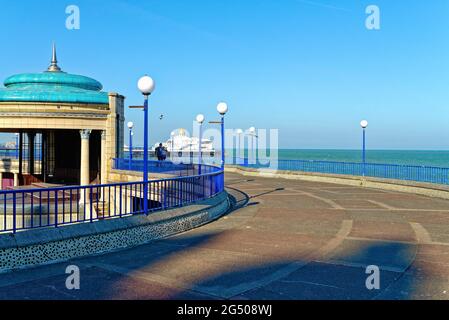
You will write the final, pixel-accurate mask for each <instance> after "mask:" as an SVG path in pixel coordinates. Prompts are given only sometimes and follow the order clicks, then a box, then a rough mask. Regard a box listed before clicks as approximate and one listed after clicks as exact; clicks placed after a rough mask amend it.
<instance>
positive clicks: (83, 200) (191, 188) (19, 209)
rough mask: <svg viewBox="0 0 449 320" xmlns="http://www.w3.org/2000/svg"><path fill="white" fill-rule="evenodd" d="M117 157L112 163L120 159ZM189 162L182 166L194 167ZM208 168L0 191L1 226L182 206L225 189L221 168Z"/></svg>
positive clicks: (26, 226)
mask: <svg viewBox="0 0 449 320" xmlns="http://www.w3.org/2000/svg"><path fill="white" fill-rule="evenodd" d="M120 163H121V162H120V161H117V164H120ZM196 166H197V165H192V167H191V168H189V169H188V170H187V169H186V170H185V172H189V170H192V171H191V172H195V170H196V171H198V168H197V167H196ZM202 167H203V168H207V169H206V171H203V173H202V174H201V175H195V174H194V175H184V176H179V177H174V178H169V179H160V180H151V181H148V182H147V183H148V194H147V195H146V196H144V192H143V190H144V182H141V181H139V182H129V183H113V184H105V185H89V186H70V187H57V188H40V189H31V188H30V189H15V190H2V191H0V232H13V233H15V232H17V231H19V230H27V229H33V228H42V227H59V226H63V225H67V224H72V223H81V222H93V221H97V220H101V219H109V218H117V217H123V216H129V215H138V214H143V213H144V210H143V208H144V199H145V198H146V201H147V202H148V208H149V212H155V211H161V210H166V209H169V208H175V207H180V206H184V205H187V204H190V203H193V202H196V201H200V200H204V199H208V198H210V197H213V196H214V195H216V194H218V193H220V192H221V191H223V190H224V174H223V171H222V170H221V169H219V168H216V167H211V166H207V165H203V166H202Z"/></svg>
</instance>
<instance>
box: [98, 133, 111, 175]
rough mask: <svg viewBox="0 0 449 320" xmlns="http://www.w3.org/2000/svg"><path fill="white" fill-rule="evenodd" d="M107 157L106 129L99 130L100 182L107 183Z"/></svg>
mask: <svg viewBox="0 0 449 320" xmlns="http://www.w3.org/2000/svg"><path fill="white" fill-rule="evenodd" d="M108 161H109V159H107V151H106V130H103V131H101V172H100V184H106V183H108V177H107V164H108Z"/></svg>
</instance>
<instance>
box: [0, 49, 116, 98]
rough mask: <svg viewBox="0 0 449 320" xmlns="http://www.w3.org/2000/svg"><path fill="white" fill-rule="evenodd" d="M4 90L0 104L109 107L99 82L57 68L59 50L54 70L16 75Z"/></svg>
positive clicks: (53, 63) (51, 68)
mask: <svg viewBox="0 0 449 320" xmlns="http://www.w3.org/2000/svg"><path fill="white" fill-rule="evenodd" d="M4 85H5V88H2V89H0V102H52V103H55V102H57V103H81V104H108V103H109V98H108V93H106V92H102V91H101V90H102V89H103V86H102V85H101V83H100V82H98V81H97V80H95V79H92V78H89V77H86V76H81V75H76V74H69V73H66V72H63V71H61V69H60V68H59V67H58V65H57V60H56V49H55V48H54V47H53V57H52V62H51V65H50V67H49V68H48V70H47V71H45V72H42V73H23V74H17V75H13V76H11V77H9V78H7V79H6V80H5V82H4Z"/></svg>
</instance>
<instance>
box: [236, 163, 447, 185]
mask: <svg viewBox="0 0 449 320" xmlns="http://www.w3.org/2000/svg"><path fill="white" fill-rule="evenodd" d="M252 162H255V161H251V160H249V159H240V158H239V159H237V160H236V164H237V165H240V166H244V167H248V168H255V169H259V168H271V169H276V170H288V171H302V172H316V173H327V174H341V175H353V176H363V175H365V176H367V177H374V178H383V179H395V180H407V181H417V182H426V183H435V184H445V185H449V168H443V167H431V166H412V165H400V164H382V163H365V164H363V163H359V162H336V161H316V160H277V162H276V163H275V164H273V162H271V163H270V162H269V160H268V159H267V160H266V161H264V160H262V161H258V162H257V163H252ZM263 163H267V164H263Z"/></svg>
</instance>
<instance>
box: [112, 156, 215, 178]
mask: <svg viewBox="0 0 449 320" xmlns="http://www.w3.org/2000/svg"><path fill="white" fill-rule="evenodd" d="M143 164H144V162H143V160H139V159H132V160H131V161H130V160H129V159H123V158H116V159H113V165H112V168H113V169H117V170H127V171H139V172H143ZM200 167H201V170H200ZM148 171H149V172H150V173H164V174H172V175H176V176H190V175H199V174H202V173H214V172H217V171H221V168H218V167H216V166H213V165H206V164H203V165H201V166H200V165H198V164H193V163H186V164H183V163H174V162H171V161H168V160H166V161H157V160H149V161H148Z"/></svg>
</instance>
